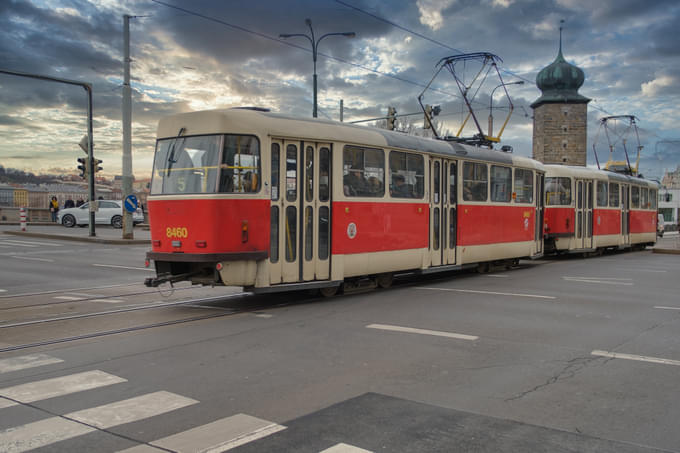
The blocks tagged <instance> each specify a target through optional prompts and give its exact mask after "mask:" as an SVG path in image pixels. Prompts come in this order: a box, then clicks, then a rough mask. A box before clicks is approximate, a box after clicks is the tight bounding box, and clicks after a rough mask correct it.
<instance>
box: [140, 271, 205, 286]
mask: <svg viewBox="0 0 680 453" xmlns="http://www.w3.org/2000/svg"><path fill="white" fill-rule="evenodd" d="M199 273H200V272H187V273H185V274H175V275H172V274H163V275H159V276H157V277H149V278H146V279H144V286H148V287H149V288H156V287H158V286H160V285H162V284H163V283H176V282H181V281H183V280H189V279H190V278H191V277H192V276H194V275H197V274H199Z"/></svg>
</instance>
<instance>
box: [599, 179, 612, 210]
mask: <svg viewBox="0 0 680 453" xmlns="http://www.w3.org/2000/svg"><path fill="white" fill-rule="evenodd" d="M607 197H608V195H607V183H606V182H602V181H598V182H597V205H598V206H607V205H608V204H609V201H608V198H607Z"/></svg>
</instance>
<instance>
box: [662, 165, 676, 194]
mask: <svg viewBox="0 0 680 453" xmlns="http://www.w3.org/2000/svg"><path fill="white" fill-rule="evenodd" d="M661 185H662V186H663V187H665V188H667V189H680V165H678V168H677V169H676V170H675V171H669V172H667V173H666V174H665V175H663V179H662V180H661Z"/></svg>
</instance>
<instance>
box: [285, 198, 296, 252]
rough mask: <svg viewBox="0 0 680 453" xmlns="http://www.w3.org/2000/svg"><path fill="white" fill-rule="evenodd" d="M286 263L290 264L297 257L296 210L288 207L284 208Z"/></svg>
mask: <svg viewBox="0 0 680 453" xmlns="http://www.w3.org/2000/svg"><path fill="white" fill-rule="evenodd" d="M284 237H285V238H286V261H288V262H289V263H292V262H294V261H295V258H296V256H297V208H296V207H295V206H288V207H287V208H286V231H285V234H284Z"/></svg>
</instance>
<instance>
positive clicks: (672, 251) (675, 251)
mask: <svg viewBox="0 0 680 453" xmlns="http://www.w3.org/2000/svg"><path fill="white" fill-rule="evenodd" d="M652 253H662V254H664V255H680V250H678V249H652Z"/></svg>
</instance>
